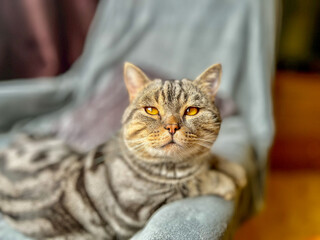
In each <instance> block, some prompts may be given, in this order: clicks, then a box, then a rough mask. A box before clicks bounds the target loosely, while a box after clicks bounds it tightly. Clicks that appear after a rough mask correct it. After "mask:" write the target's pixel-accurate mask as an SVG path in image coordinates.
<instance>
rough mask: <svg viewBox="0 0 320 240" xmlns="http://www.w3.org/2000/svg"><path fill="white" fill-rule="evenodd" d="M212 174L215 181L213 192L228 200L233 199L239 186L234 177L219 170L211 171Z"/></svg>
mask: <svg viewBox="0 0 320 240" xmlns="http://www.w3.org/2000/svg"><path fill="white" fill-rule="evenodd" d="M210 175H211V178H212V182H213V186H212V191H213V194H215V195H218V196H221V197H223V198H224V199H226V200H232V199H234V198H235V197H236V195H237V193H238V188H237V186H236V184H235V182H234V181H233V179H231V178H230V177H229V176H227V175H225V174H223V173H220V172H217V171H210Z"/></svg>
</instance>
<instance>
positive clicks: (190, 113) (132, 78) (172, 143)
mask: <svg viewBox="0 0 320 240" xmlns="http://www.w3.org/2000/svg"><path fill="white" fill-rule="evenodd" d="M220 75H221V66H220V65H214V66H212V67H211V68H208V69H207V70H206V71H205V72H204V73H203V74H202V75H200V76H199V77H198V78H197V79H196V80H195V81H191V80H187V79H182V80H160V79H155V80H153V81H150V80H149V79H148V78H147V77H146V76H145V74H144V73H143V72H142V71H141V70H140V69H138V68H137V67H136V66H134V65H132V64H130V63H127V64H126V65H125V81H126V85H127V88H128V91H129V95H130V101H131V103H130V105H129V107H128V108H127V109H126V111H125V114H124V116H123V124H124V125H123V129H124V139H125V142H126V145H127V147H128V148H129V149H130V150H131V151H132V152H134V153H135V154H137V155H138V156H141V157H143V158H144V159H152V160H153V161H154V159H157V158H159V159H163V158H164V159H172V158H173V159H176V160H177V161H179V160H183V159H186V158H192V157H195V156H197V155H199V154H201V153H203V152H205V151H208V150H209V149H210V147H211V146H212V144H213V142H214V141H215V140H216V138H217V135H218V133H219V129H220V123H221V120H220V115H219V112H218V109H217V108H216V107H215V105H214V104H213V98H214V96H215V94H216V91H217V88H218V85H219V82H220Z"/></svg>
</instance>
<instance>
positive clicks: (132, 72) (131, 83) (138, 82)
mask: <svg viewBox="0 0 320 240" xmlns="http://www.w3.org/2000/svg"><path fill="white" fill-rule="evenodd" d="M123 74H124V82H125V84H126V86H127V89H128V93H129V98H130V102H132V100H133V99H135V97H136V96H137V94H138V92H139V91H140V90H142V89H143V88H144V87H145V85H146V84H148V83H149V82H150V79H149V78H148V77H147V76H146V74H145V73H144V72H143V71H142V70H141V69H140V68H138V67H137V66H135V65H134V64H132V63H129V62H125V63H124V72H123Z"/></svg>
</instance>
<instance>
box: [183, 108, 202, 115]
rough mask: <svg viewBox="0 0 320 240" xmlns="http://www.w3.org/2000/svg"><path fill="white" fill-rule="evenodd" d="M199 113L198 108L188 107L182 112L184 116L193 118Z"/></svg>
mask: <svg viewBox="0 0 320 240" xmlns="http://www.w3.org/2000/svg"><path fill="white" fill-rule="evenodd" d="M198 112H199V108H197V107H188V108H187V109H186V111H185V112H184V115H188V116H193V115H196V114H197V113H198Z"/></svg>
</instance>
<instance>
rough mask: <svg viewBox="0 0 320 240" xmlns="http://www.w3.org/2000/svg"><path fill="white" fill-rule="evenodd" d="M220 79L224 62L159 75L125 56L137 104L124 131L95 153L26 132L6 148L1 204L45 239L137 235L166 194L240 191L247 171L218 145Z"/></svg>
mask: <svg viewBox="0 0 320 240" xmlns="http://www.w3.org/2000/svg"><path fill="white" fill-rule="evenodd" d="M220 79H221V65H220V64H215V65H213V66H211V67H209V68H208V69H206V70H205V71H204V72H203V73H202V74H201V75H200V76H199V77H197V78H196V79H195V80H194V81H191V80H188V79H182V80H161V79H154V80H150V79H149V78H148V77H147V76H146V74H145V73H144V72H143V71H142V70H141V69H140V68H138V67H137V66H135V65H133V64H131V63H125V65H124V80H125V84H126V87H127V89H128V93H129V98H130V104H129V106H128V107H127V109H126V110H125V112H124V114H123V119H122V124H123V126H122V128H121V130H120V131H119V132H118V133H117V135H115V136H114V137H113V138H112V139H110V140H109V141H107V142H106V143H104V144H101V145H100V146H98V147H96V148H94V149H93V150H92V151H90V152H89V153H87V154H83V153H79V152H77V151H75V150H73V149H72V148H71V147H69V146H68V145H66V144H64V143H63V141H61V140H58V139H55V138H52V137H36V136H32V135H29V136H22V137H21V138H20V139H18V140H17V141H16V142H14V143H13V144H12V145H11V146H9V147H8V148H7V149H4V150H2V151H1V152H0V166H1V168H0V212H1V213H2V215H3V216H4V218H5V219H6V220H7V221H8V222H9V223H10V224H11V225H12V226H13V227H14V228H16V229H17V230H19V231H20V232H22V233H23V234H25V235H27V236H30V237H32V238H35V239H55V240H57V239H98V240H99V239H128V238H130V237H131V236H132V235H134V234H135V233H136V232H137V231H138V230H140V229H141V228H142V227H143V226H144V225H145V223H146V221H147V220H148V219H149V218H150V216H151V215H152V214H153V213H154V212H155V211H156V210H157V209H159V208H160V207H161V206H162V205H164V204H166V203H169V202H172V201H175V200H178V199H182V198H186V197H196V196H201V195H208V194H214V195H218V196H221V197H223V198H225V199H227V200H230V199H233V198H234V197H235V196H236V195H237V194H239V192H240V190H241V188H243V187H244V186H245V185H246V175H245V172H244V170H243V169H242V167H240V166H239V165H237V164H235V163H232V162H228V161H226V160H223V159H221V158H219V157H214V156H213V155H211V153H210V147H211V146H212V144H213V143H214V142H215V140H216V138H217V136H218V133H219V130H220V125H221V118H220V115H219V111H218V109H217V107H216V106H215V104H214V98H215V96H216V93H217V90H218V88H219V85H220Z"/></svg>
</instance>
